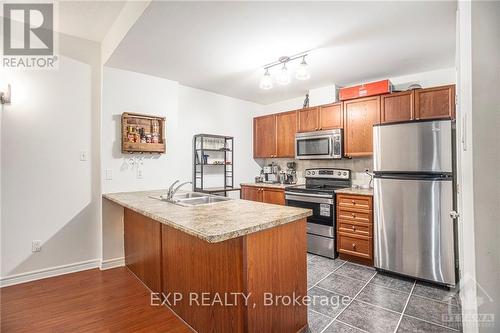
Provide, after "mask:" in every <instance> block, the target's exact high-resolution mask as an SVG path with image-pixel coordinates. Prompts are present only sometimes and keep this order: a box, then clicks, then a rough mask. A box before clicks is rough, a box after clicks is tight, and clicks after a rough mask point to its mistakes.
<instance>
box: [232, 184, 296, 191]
mask: <svg viewBox="0 0 500 333" xmlns="http://www.w3.org/2000/svg"><path fill="white" fill-rule="evenodd" d="M295 185H300V184H299V183H297V184H280V183H240V186H254V187H267V188H277V189H281V190H284V189H285V188H286V187H288V186H295Z"/></svg>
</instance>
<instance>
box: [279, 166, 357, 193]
mask: <svg viewBox="0 0 500 333" xmlns="http://www.w3.org/2000/svg"><path fill="white" fill-rule="evenodd" d="M305 176H306V184H305V185H296V186H288V187H287V188H286V190H287V191H294V192H306V193H314V192H316V193H319V194H324V193H328V194H331V195H333V193H334V192H335V190H338V189H341V188H347V187H351V171H350V170H347V169H334V168H321V169H319V168H318V169H306V170H305Z"/></svg>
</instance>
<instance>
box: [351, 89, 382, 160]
mask: <svg viewBox="0 0 500 333" xmlns="http://www.w3.org/2000/svg"><path fill="white" fill-rule="evenodd" d="M379 122H380V96H374V97H366V98H359V99H355V100H349V101H345V102H344V133H345V135H344V140H345V144H344V147H345V155H346V156H348V157H355V156H370V155H372V154H373V125H375V124H378V123H379Z"/></svg>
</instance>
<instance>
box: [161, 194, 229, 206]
mask: <svg viewBox="0 0 500 333" xmlns="http://www.w3.org/2000/svg"><path fill="white" fill-rule="evenodd" d="M157 199H160V200H163V201H167V202H170V203H173V204H176V205H179V206H184V207H191V206H199V205H207V204H211V203H216V202H223V201H228V200H231V198H227V197H220V196H217V195H210V194H206V193H199V192H185V193H179V194H176V195H174V197H173V198H172V200H167V198H166V195H162V196H160V197H159V198H158V197H157Z"/></svg>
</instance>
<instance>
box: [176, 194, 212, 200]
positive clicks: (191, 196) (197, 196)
mask: <svg viewBox="0 0 500 333" xmlns="http://www.w3.org/2000/svg"><path fill="white" fill-rule="evenodd" d="M207 195H208V194H205V193H199V192H186V193H179V194H176V195H174V200H182V199H190V198H200V197H206V196H207Z"/></svg>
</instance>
